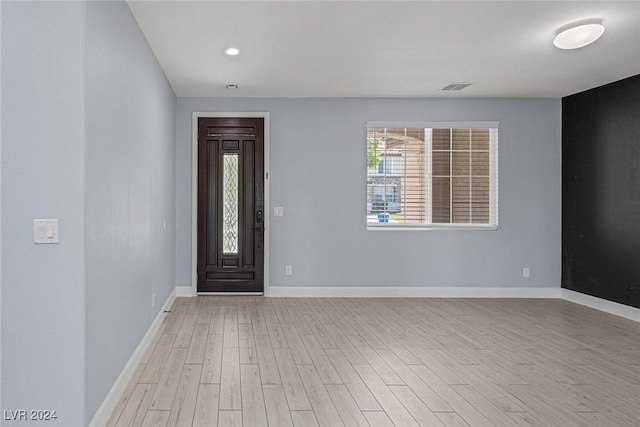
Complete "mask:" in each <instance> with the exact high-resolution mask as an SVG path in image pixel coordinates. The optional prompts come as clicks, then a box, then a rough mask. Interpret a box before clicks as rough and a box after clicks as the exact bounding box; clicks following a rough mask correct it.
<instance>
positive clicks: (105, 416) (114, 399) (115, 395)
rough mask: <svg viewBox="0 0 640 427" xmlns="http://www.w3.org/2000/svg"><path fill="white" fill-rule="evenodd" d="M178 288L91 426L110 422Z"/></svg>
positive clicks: (131, 358)
mask: <svg viewBox="0 0 640 427" xmlns="http://www.w3.org/2000/svg"><path fill="white" fill-rule="evenodd" d="M189 289H191V288H189ZM176 290H177V288H175V289H174V290H173V291H171V294H170V295H169V298H167V301H166V302H165V303H164V305H163V306H162V308H161V309H160V311H159V312H158V315H157V316H156V318H155V319H154V320H153V322H152V323H151V326H150V327H149V330H148V331H147V333H146V334H145V335H144V337H143V338H142V341H140V344H138V347H137V348H136V349H135V351H134V352H133V354H132V355H131V357H130V358H129V361H128V362H127V364H126V365H124V368H123V369H122V372H120V375H119V376H118V379H116V381H115V382H114V383H113V386H112V387H111V390H109V393H107V396H106V397H105V398H104V400H103V401H102V405H100V407H99V408H98V410H97V411H96V414H95V415H94V416H93V419H92V420H91V423H89V427H103V426H105V425H107V423H108V422H109V418H110V417H111V414H112V413H113V410H114V409H115V407H116V405H117V404H118V401H119V400H120V398H121V397H122V394H123V393H124V391H125V389H126V388H127V385H128V384H129V381H131V378H132V377H133V374H135V372H136V369H137V368H138V365H139V364H140V360H142V357H143V356H144V354H145V352H146V351H147V349H148V348H149V345H150V344H151V343H152V341H153V337H154V336H155V335H156V333H157V332H158V330H159V329H160V325H162V321H163V320H164V318H165V316H166V315H167V314H166V313H165V311H166V310H169V309H170V308H171V305H172V304H173V301H175V299H176Z"/></svg>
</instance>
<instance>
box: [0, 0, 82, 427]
mask: <svg viewBox="0 0 640 427" xmlns="http://www.w3.org/2000/svg"><path fill="white" fill-rule="evenodd" d="M84 13H85V5H84V4H83V3H80V2H60V3H51V2H19V3H17V2H3V5H2V67H3V68H2V177H1V182H2V254H3V257H2V321H1V323H2V341H3V342H2V351H3V355H2V400H3V401H2V409H39V408H42V409H55V410H57V413H58V419H57V420H56V421H52V422H48V423H47V425H51V426H56V425H59V426H66V427H70V426H81V425H84V421H85V420H84V360H85V357H84V339H85V338H84V337H85V321H84V318H85V298H84V293H85V288H84V283H85V263H84V260H85V252H84V249H85V232H84V208H85V203H84V186H85V180H84V156H85V144H84V139H85V134H84V131H85V128H84V117H85V113H84V89H85V85H84ZM34 218H58V219H59V221H60V243H59V244H57V245H35V244H34V243H33V219H34ZM6 424H7V425H8V424H10V425H12V426H19V425H32V426H33V425H37V424H38V423H36V422H33V421H28V422H11V423H10V422H6Z"/></svg>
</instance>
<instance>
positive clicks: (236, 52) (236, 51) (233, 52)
mask: <svg viewBox="0 0 640 427" xmlns="http://www.w3.org/2000/svg"><path fill="white" fill-rule="evenodd" d="M224 53H226V54H227V55H229V56H237V55H240V49H238V48H237V47H228V48H226V49H225V50H224Z"/></svg>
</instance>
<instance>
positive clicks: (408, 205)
mask: <svg viewBox="0 0 640 427" xmlns="http://www.w3.org/2000/svg"><path fill="white" fill-rule="evenodd" d="M497 153H498V123H495V122H490V123H486V122H483V123H428V124H417V125H416V124H411V125H407V126H398V124H394V123H388V124H387V123H368V124H367V226H368V227H369V228H390V227H391V228H403V227H404V228H423V229H425V228H426V229H431V228H490V229H495V228H497V225H498V159H497Z"/></svg>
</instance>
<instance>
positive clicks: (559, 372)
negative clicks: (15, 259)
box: [108, 296, 640, 427]
mask: <svg viewBox="0 0 640 427" xmlns="http://www.w3.org/2000/svg"><path fill="white" fill-rule="evenodd" d="M342 425H344V426H396V427H408V426H599V427H600V426H608V427H613V426H635V427H639V426H640V324H638V323H636V322H632V321H629V320H625V319H622V318H619V317H615V316H612V315H608V314H606V313H602V312H599V311H596V310H592V309H589V308H586V307H582V306H579V305H576V304H572V303H570V302H567V301H563V300H544V299H526V300H524V299H355V298H354V299H339V298H335V299H329V298H315V299H305V298H298V299H287V298H262V297H213V296H201V297H197V298H178V299H176V302H175V304H174V306H173V307H172V311H171V313H169V314H168V315H167V317H166V319H165V320H164V322H163V324H162V327H161V329H160V332H159V333H158V335H157V336H156V337H155V338H154V342H153V343H152V345H151V347H150V349H149V351H148V352H147V354H146V355H145V356H144V358H143V360H142V362H141V364H140V366H139V367H138V369H137V371H136V374H135V376H134V377H133V379H132V380H131V383H130V384H129V386H128V387H127V389H126V390H125V392H124V394H123V396H122V397H121V399H120V401H119V403H118V405H117V407H116V408H115V410H114V412H113V414H112V416H111V419H110V421H109V423H108V426H109V427H121V426H128V427H130V426H154V427H165V426H185V427H186V426H199V427H216V426H246V427H260V426H270V427H280V426H283V427H294V426H296V427H297V426H302V427H309V426H342Z"/></svg>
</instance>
